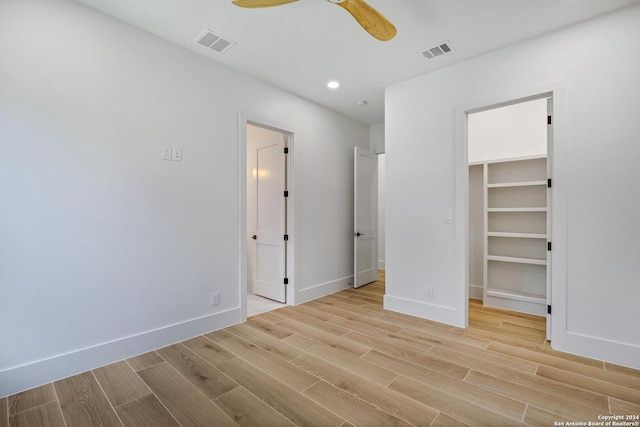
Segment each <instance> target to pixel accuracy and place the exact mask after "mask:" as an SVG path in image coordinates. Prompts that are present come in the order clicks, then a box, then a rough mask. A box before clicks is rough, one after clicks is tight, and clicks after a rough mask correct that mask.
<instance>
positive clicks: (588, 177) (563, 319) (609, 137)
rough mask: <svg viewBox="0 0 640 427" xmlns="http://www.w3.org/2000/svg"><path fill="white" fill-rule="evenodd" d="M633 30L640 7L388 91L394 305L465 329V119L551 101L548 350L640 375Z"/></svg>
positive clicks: (638, 132) (639, 101) (637, 83)
mask: <svg viewBox="0 0 640 427" xmlns="http://www.w3.org/2000/svg"><path fill="white" fill-rule="evenodd" d="M638 22H640V6H634V7H631V8H628V9H625V10H622V11H619V12H616V13H613V14H611V15H607V16H604V17H601V18H600V19H596V20H593V21H588V22H585V23H582V24H580V25H577V26H574V27H571V28H567V29H565V30H561V31H557V32H554V33H552V34H549V35H547V36H544V37H540V38H537V39H533V40H530V41H526V42H523V43H519V44H516V45H513V46H510V47H507V48H505V49H501V50H498V51H495V52H492V53H490V54H487V55H483V56H480V57H477V58H474V59H472V60H469V61H466V62H464V63H460V64H457V65H454V66H451V67H447V68H445V69H442V70H438V71H436V72H433V73H431V74H428V75H424V76H420V77H417V78H415V79H412V80H409V81H406V82H404V83H400V84H398V85H395V86H392V87H390V88H388V89H387V91H386V110H385V126H386V135H385V140H386V157H387V171H386V172H387V256H386V258H387V259H386V262H387V290H386V292H387V295H386V296H385V307H387V308H391V309H394V310H398V311H402V312H405V313H412V314H416V315H420V316H422V317H426V318H431V319H436V320H440V321H445V322H448V323H452V324H456V325H458V326H465V321H466V304H465V299H466V295H467V289H466V279H467V277H466V269H465V266H466V258H465V251H464V248H465V243H466V239H467V236H466V226H465V221H464V220H463V221H460V220H459V219H463V218H466V204H467V201H466V185H467V175H466V171H467V170H468V168H467V165H466V152H465V150H464V141H465V138H464V134H465V129H464V122H465V120H464V111H465V110H466V109H467V108H468V107H469V108H479V107H481V106H483V105H491V104H494V103H495V104H497V103H500V102H505V101H508V100H509V99H515V98H521V97H525V96H528V95H533V94H537V93H544V92H547V91H549V90H551V91H553V92H554V100H555V101H554V102H555V104H554V108H555V113H554V120H555V122H554V144H555V145H554V149H553V155H554V165H553V179H554V188H553V196H552V198H553V200H552V202H553V216H552V224H553V230H552V240H553V247H554V250H553V252H552V255H551V257H552V263H553V268H552V282H553V291H552V306H553V313H554V314H553V322H552V346H553V347H554V348H556V349H559V350H563V351H568V352H571V353H578V354H582V355H586V356H590V357H596V358H600V359H603V360H606V361H611V362H614V363H619V364H622V365H626V366H632V367H635V368H640V328H638V327H637V325H638V324H640V310H638V309H637V301H640V286H638V277H640V265H639V264H638V262H637V260H638V259H640V245H638V244H637V238H638V236H640V222H638V218H639V217H640V193H639V192H638V190H637V182H638V181H640V170H639V169H638V167H637V163H638V159H640V145H639V144H638V143H637V141H638V138H639V136H640V121H638V120H637V117H638V116H639V115H640V97H638V96H637V94H638V93H640V79H638V78H637V76H638V75H639V74H640V55H639V53H638V49H637V43H636V41H637V40H640V26H638V25H637V23H638ZM596 52H597V55H596V54H595V53H596ZM445 211H454V213H455V214H454V224H445V223H444V221H443V212H445ZM427 286H433V287H434V298H433V299H432V300H429V299H427V298H426V295H425V288H426V287H427Z"/></svg>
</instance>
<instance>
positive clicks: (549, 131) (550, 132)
mask: <svg viewBox="0 0 640 427" xmlns="http://www.w3.org/2000/svg"><path fill="white" fill-rule="evenodd" d="M552 161H553V98H547V178H548V179H549V180H550V179H551V171H552V170H553V169H552V166H553V165H552ZM548 182H549V184H548V187H547V242H551V208H552V206H551V184H550V183H551V181H548ZM548 245H550V243H547V248H548V249H549V250H550V249H551V247H550V246H548ZM551 268H552V265H551V252H547V340H549V341H551Z"/></svg>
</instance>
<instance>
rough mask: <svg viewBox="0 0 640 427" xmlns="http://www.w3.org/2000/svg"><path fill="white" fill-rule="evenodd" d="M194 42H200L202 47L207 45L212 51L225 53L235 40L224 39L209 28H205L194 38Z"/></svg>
mask: <svg viewBox="0 0 640 427" xmlns="http://www.w3.org/2000/svg"><path fill="white" fill-rule="evenodd" d="M196 43H198V44H201V45H202V46H204V47H208V48H209V49H211V50H212V51H214V52H217V53H220V54H223V53H225V52H226V51H228V50H229V49H231V48H232V47H233V45H235V42H232V41H231V40H228V39H225V38H224V37H222V36H221V35H219V34H216V33H214V32H213V31H211V30H206V31H205V32H203V33H202V34H200V35H199V36H198V38H197V39H196Z"/></svg>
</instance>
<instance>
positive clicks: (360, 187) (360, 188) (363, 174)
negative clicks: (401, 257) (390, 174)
mask: <svg viewBox="0 0 640 427" xmlns="http://www.w3.org/2000/svg"><path fill="white" fill-rule="evenodd" d="M353 169H354V206H353V214H354V215H353V229H354V232H353V260H354V272H353V275H354V278H353V286H354V287H355V288H358V287H360V286H362V285H366V284H367V283H371V282H374V281H376V280H377V279H378V157H377V156H376V155H375V154H374V153H371V152H369V151H367V150H364V149H362V148H359V147H355V150H354V166H353Z"/></svg>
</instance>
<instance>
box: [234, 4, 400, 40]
mask: <svg viewBox="0 0 640 427" xmlns="http://www.w3.org/2000/svg"><path fill="white" fill-rule="evenodd" d="M296 1H298V0H233V1H232V3H233V4H235V5H236V6H240V7H246V8H259V7H272V6H281V5H283V4H287V3H293V2H296ZM327 1H328V2H329V3H333V4H337V5H338V6H341V7H342V8H343V9H344V10H346V11H347V12H349V13H350V14H351V16H353V17H354V18H355V20H356V21H358V23H359V24H360V25H361V26H362V28H364V29H365V30H366V31H367V32H368V33H369V34H371V35H372V36H373V37H375V38H376V39H378V40H381V41H388V40H391V39H392V38H394V37H395V35H396V32H397V31H396V27H394V25H393V24H392V23H391V22H389V21H388V20H387V18H385V17H384V16H382V14H381V13H380V12H378V11H377V10H375V9H374V8H373V7H371V6H369V4H367V3H366V2H365V1H364V0H327Z"/></svg>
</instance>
